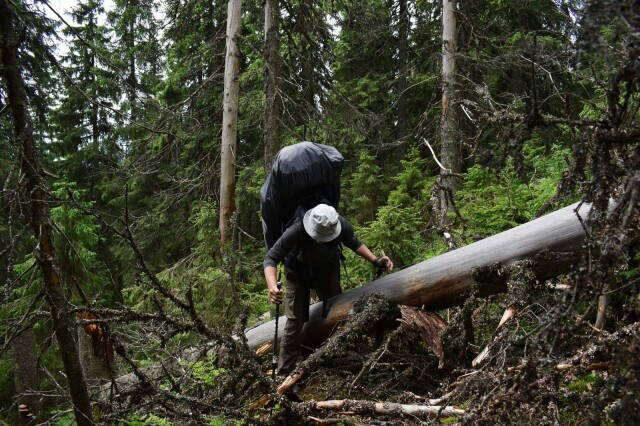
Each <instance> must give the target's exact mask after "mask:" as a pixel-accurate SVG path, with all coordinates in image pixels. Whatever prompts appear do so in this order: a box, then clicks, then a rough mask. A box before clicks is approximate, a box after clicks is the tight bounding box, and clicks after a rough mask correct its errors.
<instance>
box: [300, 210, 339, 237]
mask: <svg viewBox="0 0 640 426" xmlns="http://www.w3.org/2000/svg"><path fill="white" fill-rule="evenodd" d="M302 224H303V225H304V230H305V231H307V234H309V236H310V237H311V238H313V239H314V240H317V241H322V242H325V243H326V242H328V241H331V240H335V239H336V238H338V235H340V231H342V225H341V224H340V215H339V214H338V212H337V211H336V209H334V208H333V207H331V206H329V205H327V204H318V205H317V206H315V207H314V208H312V209H311V210H309V211H307V212H306V213H305V214H304V218H303V219H302Z"/></svg>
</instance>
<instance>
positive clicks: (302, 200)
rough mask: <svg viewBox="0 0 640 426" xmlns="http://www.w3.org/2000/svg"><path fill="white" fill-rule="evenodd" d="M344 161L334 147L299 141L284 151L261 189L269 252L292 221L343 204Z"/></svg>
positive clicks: (281, 151) (265, 235) (279, 153)
mask: <svg viewBox="0 0 640 426" xmlns="http://www.w3.org/2000/svg"><path fill="white" fill-rule="evenodd" d="M343 162H344V158H343V157H342V154H340V152H339V151H338V150H337V149H335V148H334V147H332V146H328V145H322V144H318V143H314V142H299V143H297V144H294V145H290V146H287V147H284V148H282V149H281V150H280V151H278V154H277V155H276V158H275V159H274V161H273V166H272V167H271V172H270V173H269V175H268V176H267V179H266V180H265V182H264V184H263V185H262V188H261V189H260V213H261V214H262V231H263V235H264V242H265V245H266V246H267V250H268V249H270V248H271V247H272V246H273V245H274V244H275V242H276V241H278V238H280V236H281V235H282V233H283V232H284V231H285V229H287V226H289V225H290V224H291V223H293V221H294V220H295V219H296V218H298V217H302V216H303V215H304V213H305V212H306V211H307V210H308V209H310V208H313V207H315V206H316V205H318V204H320V203H325V204H329V205H331V206H333V207H334V208H335V209H336V210H337V209H338V204H339V203H340V173H341V172H342V164H343Z"/></svg>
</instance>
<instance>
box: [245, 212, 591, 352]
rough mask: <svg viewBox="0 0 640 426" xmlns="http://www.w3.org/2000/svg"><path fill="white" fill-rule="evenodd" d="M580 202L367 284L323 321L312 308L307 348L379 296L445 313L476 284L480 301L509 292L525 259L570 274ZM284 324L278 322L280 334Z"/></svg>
mask: <svg viewBox="0 0 640 426" xmlns="http://www.w3.org/2000/svg"><path fill="white" fill-rule="evenodd" d="M577 207H578V203H576V204H573V205H571V206H568V207H565V208H562V209H560V210H557V211H555V212H553V213H550V214H548V215H546V216H543V217H541V218H538V219H535V220H532V221H531V222H528V223H525V224H523V225H520V226H518V227H516V228H513V229H510V230H508V231H505V232H502V233H500V234H497V235H494V236H492V237H489V238H485V239H484V240H481V241H477V242H475V243H473V244H470V245H468V246H465V247H461V248H459V249H457V250H453V251H450V252H447V253H444V254H442V255H440V256H436V257H434V258H431V259H429V260H425V261H424V262H420V263H418V264H416V265H413V266H411V267H408V268H406V269H403V270H401V271H398V272H395V273H393V274H389V275H387V276H385V277H382V278H380V279H377V280H375V281H373V282H371V283H369V284H366V285H363V286H362V287H358V288H356V289H353V290H350V291H347V292H345V293H342V294H340V295H338V296H335V297H333V298H331V299H329V300H328V302H327V303H328V315H327V317H326V318H322V305H321V303H317V304H314V305H312V306H311V307H310V312H309V321H307V323H306V324H305V327H304V330H303V344H304V345H308V346H317V345H318V344H320V343H321V342H322V341H324V340H325V339H326V338H327V337H328V336H329V334H331V332H332V331H333V330H334V328H335V327H336V325H337V324H338V323H339V322H340V321H342V320H343V319H344V318H346V317H347V314H348V313H349V311H350V310H351V308H352V307H353V304H354V303H355V302H356V301H357V300H358V299H360V298H361V297H363V296H365V295H368V294H373V293H379V294H382V295H383V296H385V297H386V298H387V299H389V300H390V301H391V302H392V303H396V304H403V305H413V306H422V305H424V306H425V307H426V308H427V309H441V308H446V307H450V306H455V305H457V304H460V303H462V302H463V301H464V299H465V297H466V296H467V295H468V294H469V292H470V290H471V289H472V287H473V286H474V284H477V285H478V288H479V291H480V296H487V295H490V294H495V293H498V292H503V291H506V283H505V279H504V277H501V276H500V273H499V271H500V267H505V266H508V265H510V264H512V263H513V262H516V261H518V260H521V259H526V258H534V257H535V262H534V265H533V269H534V272H535V274H536V276H537V277H538V278H539V279H547V278H550V277H553V276H556V275H558V274H560V273H562V272H566V271H568V270H569V268H570V267H571V265H572V264H573V263H575V261H577V260H578V259H579V257H580V255H581V248H582V243H583V240H584V237H585V232H584V228H583V226H582V222H583V221H584V220H585V219H586V218H587V216H588V213H589V209H590V205H589V204H586V203H585V204H582V206H581V207H580V210H579V211H576V208H577ZM284 324H285V321H279V326H280V328H281V329H280V330H278V334H279V335H282V333H283V330H284ZM274 326H275V321H273V320H272V321H270V322H267V323H264V324H261V325H259V326H257V327H255V328H252V329H249V330H247V331H246V332H245V335H246V337H247V342H248V344H249V347H251V348H252V349H256V348H258V347H259V346H261V345H264V344H265V343H268V342H270V341H271V340H272V339H273V335H274Z"/></svg>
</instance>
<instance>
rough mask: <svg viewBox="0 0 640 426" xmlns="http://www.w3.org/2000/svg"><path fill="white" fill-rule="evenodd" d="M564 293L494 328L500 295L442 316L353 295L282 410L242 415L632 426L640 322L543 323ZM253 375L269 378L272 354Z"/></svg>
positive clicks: (637, 415)
mask: <svg viewBox="0 0 640 426" xmlns="http://www.w3.org/2000/svg"><path fill="white" fill-rule="evenodd" d="M566 292H567V291H566V290H565V291H561V292H560V293H564V294H557V293H555V294H554V293H551V294H549V295H548V296H547V297H546V300H544V301H543V300H541V301H540V303H533V304H529V305H527V306H524V307H523V308H521V309H518V310H517V312H516V310H515V309H511V310H510V311H511V313H515V315H513V317H511V318H509V319H508V320H506V322H504V324H502V325H501V326H498V322H499V320H500V319H501V316H502V315H501V313H502V310H503V309H504V305H502V306H501V298H503V299H504V296H496V297H493V298H491V299H487V300H483V301H481V302H478V306H476V307H474V308H473V309H472V310H471V311H469V309H468V308H469V306H466V309H465V308H462V309H458V308H456V309H451V310H448V311H442V312H440V313H439V314H440V315H441V316H442V317H444V318H445V319H441V318H440V317H438V316H437V315H435V314H433V313H427V312H424V311H422V310H420V309H417V308H409V307H400V308H398V307H394V306H391V305H390V304H389V303H388V302H387V301H386V300H385V299H383V298H382V297H380V296H372V297H369V298H367V299H366V300H361V301H360V303H359V304H358V306H357V308H356V309H355V312H353V313H352V314H351V315H350V316H349V318H348V319H347V320H346V321H345V322H344V323H343V325H342V326H341V328H339V329H338V330H337V331H336V332H335V333H334V335H333V336H332V337H331V338H330V339H329V340H328V341H327V342H325V344H323V346H321V347H320V348H319V349H317V350H316V351H314V352H312V353H311V354H310V356H309V357H308V358H307V359H306V360H305V361H303V362H302V363H301V364H300V365H299V367H298V370H297V376H296V378H297V377H301V378H300V379H299V380H298V381H297V383H296V384H295V386H289V389H287V390H286V391H285V392H283V393H284V396H285V397H286V398H284V399H283V401H284V403H282V402H280V403H274V402H271V403H269V402H267V403H266V404H263V403H264V401H263V403H257V404H255V405H254V406H253V408H254V410H251V412H250V413H251V414H250V415H251V416H253V418H254V419H255V420H257V419H261V420H262V421H265V422H267V423H270V422H273V423H276V424H277V423H280V422H282V421H284V422H285V423H287V424H354V425H355V424H385V425H408V424H430V423H438V424H442V423H447V424H452V423H464V424H514V423H517V424H570V425H573V424H637V421H638V419H640V402H639V398H638V396H639V395H640V322H632V323H629V324H626V325H624V326H620V327H619V328H618V330H617V331H615V332H607V331H605V330H598V329H595V328H594V327H593V326H591V324H590V323H589V322H588V318H587V317H585V316H580V317H574V318H572V319H567V318H565V320H564V321H562V322H555V323H550V322H549V320H548V319H549V318H550V314H551V311H552V310H553V306H554V304H553V303H551V302H554V301H555V302H556V303H559V302H561V301H562V300H564V299H565V298H566V297H567V294H566ZM502 301H503V302H504V300H502ZM555 306H558V305H557V304H556V305H555ZM507 311H509V309H507ZM465 312H470V319H471V323H469V321H465V320H464V316H465ZM447 316H449V321H446V317H447ZM506 316H508V315H505V317H506ZM551 316H552V315H551ZM501 322H502V321H501ZM465 324H466V326H465ZM470 324H471V325H470ZM390 325H391V326H390ZM470 328H472V329H473V330H470ZM465 330H466V331H465ZM485 347H486V348H487V349H486V351H485V352H486V357H485V358H484V359H483V360H482V361H480V362H477V363H476V362H473V360H474V358H475V357H476V356H477V355H478V354H479V353H481V352H483V348H485ZM267 358H268V359H267ZM472 363H473V366H472ZM263 368H264V373H265V374H269V372H270V357H264V359H263ZM289 380H291V378H290V379H289ZM283 387H288V386H287V385H285V386H282V385H281V390H282V388H283ZM320 401H322V402H320ZM377 402H386V403H389V404H379V405H375V403H377ZM393 403H395V404H397V405H394V404H393ZM256 406H261V408H256Z"/></svg>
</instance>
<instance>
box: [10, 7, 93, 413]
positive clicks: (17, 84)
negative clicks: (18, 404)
mask: <svg viewBox="0 0 640 426" xmlns="http://www.w3.org/2000/svg"><path fill="white" fill-rule="evenodd" d="M13 16H14V14H13V10H12V8H11V6H10V3H9V0H0V35H1V37H2V40H1V41H0V43H1V44H0V46H1V48H2V73H3V77H4V78H5V81H6V87H7V92H8V99H9V104H10V106H11V112H12V116H13V126H14V132H15V138H16V140H17V141H18V142H19V143H20V144H21V149H22V153H21V154H22V172H23V173H24V174H25V176H26V184H27V188H26V189H27V194H29V195H30V205H31V226H32V227H33V231H34V234H35V237H36V241H37V242H38V244H37V246H36V250H35V253H36V258H37V261H38V264H39V266H40V268H41V270H42V273H43V278H44V285H45V294H46V297H47V300H48V302H49V305H50V311H51V318H52V322H53V328H54V330H55V334H56V338H57V340H58V345H59V346H60V354H61V356H62V361H63V364H64V370H65V373H66V376H67V381H68V383H69V389H70V393H71V398H72V400H73V405H74V412H75V417H76V421H77V423H78V424H79V425H91V424H93V421H92V419H91V405H90V403H89V393H88V391H87V384H86V381H85V378H84V374H83V373H82V368H81V366H80V358H79V357H78V348H77V346H76V343H75V341H74V339H73V329H74V321H73V318H72V317H71V316H70V315H69V313H68V308H69V307H68V305H67V301H66V299H65V295H64V291H63V288H62V282H61V281H60V275H59V274H58V270H57V267H56V264H55V251H54V246H53V238H52V226H51V218H50V215H49V210H48V206H47V203H48V199H47V198H48V189H47V186H46V183H45V182H44V180H43V179H42V176H43V171H42V166H41V165H40V162H39V159H38V155H37V151H36V146H35V142H34V138H33V129H32V127H31V123H30V120H29V115H28V112H27V95H26V92H25V88H24V82H23V80H22V75H21V73H20V67H19V65H18V55H17V44H18V42H17V39H16V38H15V30H14V27H13V21H12V18H13Z"/></svg>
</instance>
